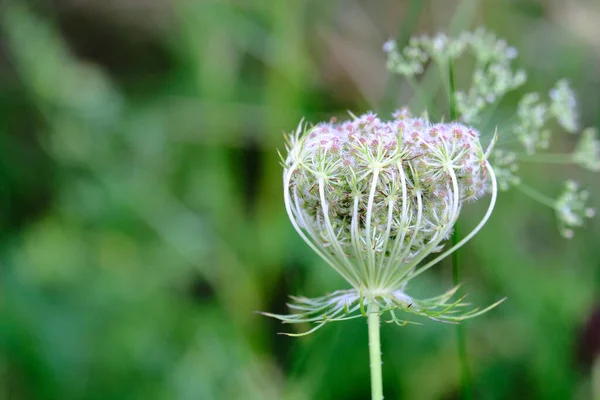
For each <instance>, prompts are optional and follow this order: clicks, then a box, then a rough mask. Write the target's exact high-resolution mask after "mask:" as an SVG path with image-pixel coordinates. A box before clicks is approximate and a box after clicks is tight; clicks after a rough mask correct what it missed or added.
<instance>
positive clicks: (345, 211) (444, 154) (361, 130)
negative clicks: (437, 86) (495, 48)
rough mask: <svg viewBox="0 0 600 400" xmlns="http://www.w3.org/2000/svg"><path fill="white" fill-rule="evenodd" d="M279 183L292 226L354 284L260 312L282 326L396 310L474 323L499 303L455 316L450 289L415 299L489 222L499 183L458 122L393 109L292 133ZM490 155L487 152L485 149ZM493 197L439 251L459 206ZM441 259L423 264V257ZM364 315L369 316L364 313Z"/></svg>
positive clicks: (458, 308)
mask: <svg viewBox="0 0 600 400" xmlns="http://www.w3.org/2000/svg"><path fill="white" fill-rule="evenodd" d="M287 139H288V144H287V156H286V157H285V158H283V157H282V160H283V165H284V168H285V169H284V174H283V186H284V199H285V206H286V210H287V213H288V215H289V217H290V220H291V222H292V225H293V226H294V228H295V229H296V231H297V232H298V234H299V235H300V236H301V237H302V238H303V239H304V240H305V241H306V242H307V243H308V245H309V246H310V247H311V248H312V249H313V250H314V251H315V252H316V253H317V254H318V255H319V256H320V257H321V258H322V259H323V260H324V261H325V262H326V263H327V264H329V265H330V266H331V267H332V268H333V269H334V270H335V271H337V272H338V273H339V274H340V275H341V276H342V277H343V278H344V279H345V280H346V281H347V282H348V283H349V285H350V286H351V289H348V290H340V291H336V292H334V293H332V294H330V295H327V296H324V297H320V298H316V299H308V298H303V297H293V298H292V299H293V300H294V303H292V304H289V307H290V308H291V309H292V310H294V311H295V313H294V314H292V315H276V314H270V313H264V314H265V315H268V316H271V317H275V318H278V319H280V320H281V321H283V322H285V323H314V324H315V326H314V327H313V328H312V329H310V330H309V331H307V332H304V333H301V334H290V335H291V336H299V335H304V334H308V333H311V332H314V331H315V330H317V329H319V328H320V327H322V326H323V325H324V324H326V323H327V322H330V321H339V320H346V319H351V318H358V317H361V316H366V315H367V313H369V314H370V313H373V312H374V313H377V314H381V313H385V312H389V321H388V322H395V323H397V324H400V325H403V324H406V323H408V320H407V319H405V318H402V319H401V318H398V317H397V315H396V311H398V310H402V311H406V312H408V313H412V314H416V315H420V316H424V317H428V318H431V319H434V320H439V321H446V322H459V321H461V320H464V319H466V318H471V317H475V316H477V315H480V314H482V313H484V312H486V311H488V310H489V309H491V308H493V307H494V306H496V305H497V304H498V303H496V304H493V305H491V306H490V307H487V308H485V309H483V310H480V309H474V310H471V311H466V312H462V310H463V308H464V307H465V306H466V305H467V304H466V303H465V302H464V301H463V300H464V298H460V299H457V300H451V299H452V297H453V295H454V294H455V292H456V290H457V288H456V287H455V288H453V289H451V290H450V291H448V292H447V293H444V294H442V295H441V296H438V297H434V298H429V299H424V300H418V299H415V298H413V297H411V296H409V295H408V294H407V293H406V288H407V285H408V283H409V282H410V280H412V279H413V278H415V277H417V276H419V275H420V274H422V273H423V272H425V271H426V270H427V269H429V268H431V267H432V266H433V265H435V264H436V263H438V262H439V261H440V260H441V259H442V258H444V257H446V256H448V255H449V254H450V253H451V252H453V251H455V250H456V249H458V248H459V247H461V246H462V245H463V244H464V243H466V242H467V241H468V240H470V239H471V238H472V237H473V236H474V235H475V234H476V233H477V232H478V231H479V230H480V229H481V228H482V227H483V225H484V224H485V222H486V221H487V220H488V218H489V216H490V214H491V212H492V210H493V208H494V204H495V200H496V178H495V175H494V171H493V169H492V167H491V165H490V163H489V162H488V159H487V155H488V153H489V150H488V152H486V151H484V149H483V148H482V146H481V144H480V142H479V133H478V132H477V131H476V130H474V129H472V128H469V127H468V126H465V125H463V124H462V123H438V124H432V123H431V122H429V121H428V120H427V119H425V118H413V117H412V116H410V114H409V113H408V112H407V110H400V111H398V112H396V113H395V114H394V118H393V119H391V120H389V121H382V120H380V119H379V118H378V117H377V116H376V115H375V114H372V113H368V114H365V115H362V116H360V117H354V118H353V119H352V120H349V121H343V122H340V123H331V122H327V123H320V124H318V125H316V126H313V127H310V128H308V127H307V126H306V125H305V124H303V123H300V125H299V126H298V129H297V130H296V132H295V133H294V134H292V135H290V136H289V137H288V138H287ZM490 148H491V146H490ZM488 191H489V192H491V198H490V200H489V207H488V209H487V212H486V213H485V215H484V216H483V218H482V219H481V221H480V222H479V224H478V225H477V226H476V227H475V228H474V229H473V231H472V232H471V233H470V234H468V235H466V236H465V237H464V238H463V239H462V240H461V241H460V242H459V243H457V244H456V245H455V246H453V247H451V248H449V249H446V250H445V251H444V242H445V241H446V240H447V239H448V238H449V236H450V235H451V233H452V228H453V226H454V224H455V222H456V221H457V219H458V216H459V213H460V211H461V209H462V207H463V205H464V203H465V202H469V201H475V200H477V199H479V198H480V197H481V196H483V195H485V194H486V192H488ZM433 253H440V254H439V255H437V257H434V258H433V259H431V260H430V261H427V262H424V259H425V258H426V257H427V256H429V255H431V254H433ZM367 309H368V312H367V311H366V310H367Z"/></svg>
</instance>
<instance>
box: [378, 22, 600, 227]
mask: <svg viewBox="0 0 600 400" xmlns="http://www.w3.org/2000/svg"><path fill="white" fill-rule="evenodd" d="M383 50H384V51H385V52H386V53H387V55H388V60H387V67H388V70H390V71H391V72H393V73H397V74H400V75H403V76H404V77H406V79H407V80H408V81H409V82H410V83H411V84H412V85H417V83H416V80H415V78H416V76H418V75H420V74H422V73H423V72H424V70H425V65H427V63H429V62H431V63H433V64H437V65H438V67H439V68H440V70H441V71H445V70H446V69H447V67H448V65H451V63H453V62H456V61H457V60H458V59H461V58H467V57H468V58H470V59H472V60H474V69H473V75H472V79H471V84H470V86H469V87H467V88H464V89H460V88H458V89H457V90H453V91H451V93H450V96H451V97H452V98H451V99H450V100H451V101H453V102H454V104H455V105H456V111H457V117H458V119H459V120H460V121H462V122H463V123H467V124H470V125H472V126H474V127H475V128H480V129H481V128H482V127H483V126H484V124H485V122H486V121H485V119H486V118H485V117H486V116H489V115H490V113H491V112H492V111H493V110H494V108H495V107H496V106H497V105H498V103H499V101H500V100H501V99H502V97H503V96H504V95H505V94H506V93H508V92H509V91H511V90H514V89H517V88H518V87H519V86H521V85H523V84H524V83H525V81H526V78H527V77H526V74H525V72H524V71H523V70H521V69H516V68H515V67H514V66H513V62H514V61H515V60H516V58H517V56H518V53H517V50H516V49H515V48H513V47H510V46H508V45H507V43H506V42H505V41H504V40H502V39H498V38H497V37H496V36H495V35H493V34H492V33H490V32H487V31H485V30H484V29H482V28H480V29H477V30H476V31H474V32H465V33H462V34H459V35H458V36H456V37H448V36H446V35H444V34H438V35H435V36H433V37H429V36H420V37H416V38H412V39H411V40H410V42H409V43H408V45H407V46H406V47H404V48H403V49H399V48H398V45H397V43H396V42H395V41H393V40H390V41H388V42H386V43H385V44H384V46H383ZM443 78H444V79H446V78H447V76H444V77H443ZM429 111H430V112H432V111H433V110H429ZM514 114H515V117H516V118H515V122H514V123H513V124H512V125H511V126H509V128H508V129H507V132H506V133H510V134H512V135H513V136H514V137H516V138H517V141H518V146H513V147H503V146H502V144H503V143H506V142H507V141H505V140H503V139H505V138H503V137H502V136H501V137H500V139H499V141H498V144H497V145H496V146H495V148H494V151H493V152H492V154H491V155H490V163H491V164H492V165H493V167H494V170H495V171H496V174H497V179H498V186H499V189H500V190H508V189H509V188H511V187H515V188H517V189H519V190H521V191H522V192H523V193H525V194H527V195H529V196H530V197H532V198H533V199H535V200H537V201H540V202H541V203H543V204H545V205H548V206H549V207H551V208H552V209H554V210H555V212H556V216H557V220H558V227H559V231H560V233H561V234H562V235H563V236H564V237H566V238H571V237H573V235H574V229H575V228H578V227H581V226H583V224H584V220H585V219H587V218H591V217H592V216H593V215H594V211H593V210H592V209H590V208H588V207H586V206H585V201H586V200H587V197H588V195H587V192H585V191H584V190H582V189H579V187H578V185H577V184H576V183H575V182H573V181H572V180H568V182H567V183H566V184H565V185H564V191H563V193H562V194H561V195H559V196H558V197H557V198H556V199H553V198H550V197H548V196H546V195H544V194H542V193H540V192H538V191H537V190H535V189H533V188H532V187H530V186H528V185H527V184H525V183H524V182H523V181H522V180H521V179H520V177H519V175H518V171H519V165H520V163H522V162H547V163H554V164H556V163H564V164H569V163H570V164H576V165H578V166H580V167H582V168H585V169H588V170H591V171H595V172H597V171H600V141H599V140H598V132H597V130H596V129H594V128H587V129H584V130H583V131H582V132H581V134H579V135H580V136H579V141H578V144H577V145H576V146H575V148H574V150H573V152H572V153H571V154H549V153H548V152H547V151H548V149H549V148H550V146H551V142H552V133H553V130H554V128H555V127H556V125H558V127H561V128H562V129H563V130H564V131H565V132H567V133H569V134H572V135H577V134H578V133H579V132H580V127H579V116H578V112H577V101H576V98H575V94H574V93H573V91H572V90H571V88H570V86H569V84H568V82H567V81H566V80H564V79H561V80H559V81H558V82H557V83H556V85H555V86H554V87H553V88H551V89H550V90H549V91H548V96H547V97H545V96H543V95H542V94H540V93H526V94H525V95H524V96H523V97H522V99H521V100H520V101H519V103H518V105H517V109H516V110H515V113H514ZM553 125H554V126H553Z"/></svg>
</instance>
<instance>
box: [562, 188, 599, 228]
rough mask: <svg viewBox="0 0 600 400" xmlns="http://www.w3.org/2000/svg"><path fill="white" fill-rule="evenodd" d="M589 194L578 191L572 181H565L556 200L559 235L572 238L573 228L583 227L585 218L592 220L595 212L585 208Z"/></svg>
mask: <svg viewBox="0 0 600 400" xmlns="http://www.w3.org/2000/svg"><path fill="white" fill-rule="evenodd" d="M588 197H589V194H588V192H587V191H585V190H581V189H579V186H578V185H577V183H576V182H574V181H571V180H569V181H567V182H566V183H565V188H564V191H563V193H562V194H561V195H560V197H559V198H558V200H556V212H557V214H558V216H559V218H558V220H559V221H560V233H561V235H563V236H564V237H565V238H568V239H570V238H572V237H573V235H574V233H575V232H574V231H573V228H578V227H581V226H583V222H584V220H585V219H586V218H592V217H593V216H594V215H595V211H594V209H592V208H589V207H586V202H587V200H588Z"/></svg>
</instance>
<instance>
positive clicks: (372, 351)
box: [367, 300, 383, 400]
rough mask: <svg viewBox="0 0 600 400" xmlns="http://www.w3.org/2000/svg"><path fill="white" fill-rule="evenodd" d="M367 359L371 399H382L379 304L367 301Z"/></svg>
mask: <svg viewBox="0 0 600 400" xmlns="http://www.w3.org/2000/svg"><path fill="white" fill-rule="evenodd" d="M367 313H368V314H369V315H368V324H369V361H370V365H371V400H383V381H382V377H381V342H380V340H379V305H378V304H377V303H376V302H375V301H374V300H371V301H370V302H369V308H368V311H367Z"/></svg>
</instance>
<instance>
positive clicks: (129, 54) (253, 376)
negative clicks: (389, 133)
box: [0, 0, 600, 400]
mask: <svg viewBox="0 0 600 400" xmlns="http://www.w3.org/2000/svg"><path fill="white" fill-rule="evenodd" d="M477 26H486V27H487V28H488V29H489V30H491V31H493V32H495V33H496V34H498V36H500V37H504V38H506V39H507V41H508V42H509V43H510V44H512V45H514V46H515V47H516V48H517V49H518V50H519V52H520V58H519V59H518V64H519V66H520V67H523V68H525V69H526V70H527V71H528V72H529V77H530V79H529V81H528V83H527V85H526V86H525V87H523V88H522V90H520V91H519V93H517V94H516V95H514V96H509V98H508V99H507V101H505V102H504V103H502V105H501V108H500V109H499V110H498V112H497V114H496V115H497V118H496V120H495V121H494V122H493V124H498V125H499V126H501V125H502V123H503V121H504V120H509V119H510V118H511V115H512V113H514V107H515V104H516V101H518V99H519V94H522V93H523V92H525V91H530V90H540V91H542V92H545V91H547V89H549V88H550V87H551V86H552V85H553V84H554V82H556V80H558V79H559V78H561V77H565V78H567V79H568V80H569V81H570V83H571V84H572V86H573V88H574V89H575V91H576V92H577V93H578V95H579V99H580V103H581V105H580V107H581V120H582V123H583V125H585V126H598V125H600V112H599V105H600V95H599V94H598V93H600V4H599V3H598V2H595V1H575V0H573V1H562V2H561V1H541V0H539V1H534V0H523V1H516V0H515V1H508V0H507V1H499V0H498V1H494V0H490V1H474V0H465V1H450V0H448V1H445V0H432V1H414V0H411V1H392V0H388V1H383V0H378V1H362V0H361V1H359V0H320V1H317V0H307V1H294V0H288V1H284V0H272V1H268V0H247V1H244V0H237V1H234V0H230V1H227V0H220V1H219V0H170V1H168V0H110V1H108V0H86V1H83V0H61V1H59V0H54V1H50V0H47V1H42V0H39V1H34V0H4V1H1V2H0V228H1V229H0V399H11V400H13V399H15V400H24V399H182V400H187V399H190V400H191V399H201V400H212V399H224V400H229V399H232V400H235V399H249V400H251V399H261V400H263V399H264V400H270V399H290V400H292V399H294V400H301V399H319V400H321V399H322V400H326V399H336V400H360V399H368V398H369V375H368V374H369V369H368V350H367V329H366V321H365V320H362V319H360V320H354V321H348V322H345V323H335V324H329V325H327V326H326V327H325V328H323V329H322V330H320V331H319V332H317V333H316V334H314V335H312V336H309V337H306V338H301V339H296V338H289V337H285V336H280V335H277V332H280V331H289V330H290V329H292V330H293V329H294V328H295V327H290V326H282V325H280V324H279V323H278V322H277V321H274V320H270V319H267V318H266V317H263V316H261V315H258V314H256V313H255V311H257V310H266V311H270V312H285V311H286V306H285V302H286V297H287V295H288V294H295V295H307V296H319V295H322V294H325V293H327V292H331V291H333V290H336V289H342V288H346V285H345V284H344V282H343V281H342V280H341V278H338V277H337V276H336V275H335V273H334V272H333V271H332V270H330V269H329V268H328V267H327V266H326V265H325V263H324V262H322V261H321V260H319V259H318V257H317V256H316V255H314V254H312V253H311V251H310V249H309V248H308V246H306V245H305V244H304V243H303V242H302V241H301V239H300V238H299V237H298V236H297V234H296V233H295V232H294V231H293V228H292V226H291V224H290V223H289V221H288V219H287V216H286V214H285V210H284V207H283V200H282V183H281V180H282V177H281V175H282V169H281V167H280V165H279V160H278V156H277V152H276V150H277V149H278V148H279V149H283V137H282V132H284V131H285V132H288V131H291V130H292V129H294V128H295V126H296V125H297V123H298V121H299V120H300V119H301V118H302V117H306V119H307V120H308V121H309V122H318V121H320V120H328V119H330V118H331V117H333V116H337V117H344V115H346V110H351V111H353V112H354V113H362V112H365V111H367V110H369V109H372V110H374V111H375V112H378V113H380V114H381V115H382V116H385V117H387V115H389V112H390V111H391V110H393V109H394V108H395V107H398V106H400V105H403V104H409V103H411V102H412V100H413V97H414V96H413V95H412V93H411V91H410V89H409V88H408V86H407V85H406V84H405V83H404V82H402V81H401V80H400V79H398V78H396V77H390V76H389V74H388V73H386V71H385V59H384V54H383V52H382V51H381V46H382V44H383V42H384V41H385V40H387V39H388V38H390V37H395V38H397V39H398V40H399V41H400V43H403V42H406V40H407V38H408V37H409V35H411V34H416V33H419V34H421V33H428V34H435V33H437V32H438V31H449V32H460V31H462V30H465V29H471V28H474V27H477ZM432 88H434V89H432V92H431V96H437V95H438V94H439V93H438V91H437V90H436V89H435V85H432ZM417 107H418V105H417ZM488 128H489V129H487V131H486V132H484V133H487V134H490V133H491V132H493V129H494V126H491V127H488ZM484 130H485V129H484ZM500 134H501V142H502V141H503V140H504V141H507V142H510V137H509V136H510V134H509V133H507V134H506V135H508V136H506V137H505V136H502V132H501V130H500ZM488 137H489V136H488ZM573 144H574V139H573V138H572V137H568V136H566V137H565V136H561V138H560V139H557V140H556V141H555V143H554V149H555V150H559V151H560V150H562V151H569V150H570V149H571V148H572V147H573ZM521 172H522V175H523V176H524V178H525V179H526V180H528V181H529V182H530V184H532V185H533V186H535V187H536V188H537V189H539V190H540V191H543V192H545V193H548V194H549V195H552V196H556V195H557V194H558V193H559V191H560V188H561V185H562V182H563V181H564V180H565V179H566V178H567V177H569V176H574V177H575V178H576V179H577V180H578V181H580V182H581V183H582V184H583V185H585V186H587V187H588V188H590V191H591V192H592V197H593V200H592V203H593V204H592V206H594V207H596V208H597V209H600V183H599V182H600V178H599V176H598V175H593V174H591V173H587V172H582V171H580V170H578V169H576V168H570V167H564V166H562V167H561V166H552V167H546V166H540V165H536V166H535V168H533V167H531V168H529V167H527V166H523V167H522V170H521ZM481 213H482V208H481V207H480V206H479V205H477V206H472V207H469V208H467V209H466V210H465V212H463V216H464V217H461V218H462V220H461V226H464V227H469V226H474V224H475V222H476V219H477V218H478V217H479V216H480V215H481ZM599 238H600V223H598V221H597V219H596V220H593V221H591V222H590V223H589V224H588V226H587V227H586V228H585V229H584V230H580V231H578V232H577V234H576V236H575V238H574V239H572V240H570V241H566V240H564V239H562V238H561V237H560V235H559V234H558V231H557V229H556V228H555V218H554V215H553V211H552V210H550V209H548V208H545V207H541V206H540V205H539V204H537V203H535V202H533V201H532V200H530V199H529V198H527V197H525V196H523V195H522V194H520V193H518V192H513V191H510V192H506V193H501V195H500V198H499V204H498V207H497V209H496V211H495V214H494V215H493V217H492V219H491V220H490V221H489V223H488V225H486V227H485V228H484V229H483V231H482V232H481V233H480V234H478V235H477V236H476V238H475V239H474V240H473V241H471V242H470V243H469V244H468V245H467V246H465V247H463V249H462V250H461V262H462V267H461V268H462V271H463V272H462V275H463V276H462V279H463V281H464V286H463V291H464V293H469V298H470V299H471V301H472V302H473V303H474V304H480V305H483V304H489V303H490V302H492V301H494V300H497V299H498V298H500V297H504V296H507V297H508V300H507V301H506V302H505V303H504V304H502V305H501V306H500V307H499V308H497V309H496V310H494V311H492V312H490V313H488V314H486V315H485V316H483V317H481V318H477V319H475V320H472V321H470V322H468V323H467V324H466V329H467V340H468V354H469V363H470V367H471V374H472V379H473V386H474V397H475V398H476V399H589V398H592V394H591V392H592V389H591V387H592V383H591V382H592V379H591V369H592V364H593V360H594V358H595V357H596V356H597V355H598V354H600V343H599V342H600V310H599V309H598V307H599V305H598V301H599V299H600V296H599V292H600V246H599V245H598V244H599ZM450 274H451V268H450V265H449V263H448V262H446V261H445V262H442V263H441V264H440V265H439V266H437V267H436V268H434V269H432V271H431V272H429V273H428V274H426V275H425V276H423V277H422V278H420V279H419V280H418V281H419V282H418V283H416V284H415V285H414V286H412V287H410V288H409V290H410V292H411V294H414V295H415V296H417V297H419V296H420V297H423V294H429V293H439V292H441V291H442V290H445V289H448V288H450V287H451V285H452V278H451V276H450ZM419 322H422V323H423V326H416V325H408V326H406V327H404V328H399V327H397V326H395V325H384V326H383V328H382V345H383V360H384V386H385V389H384V392H385V394H386V399H416V400H419V399H424V400H427V399H457V398H459V393H460V390H459V389H460V373H459V371H460V369H459V364H458V359H457V355H456V341H455V335H456V330H455V327H454V326H452V325H446V324H438V323H435V322H432V321H428V320H422V321H419ZM300 328H302V327H300ZM304 328H305V327H304Z"/></svg>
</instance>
